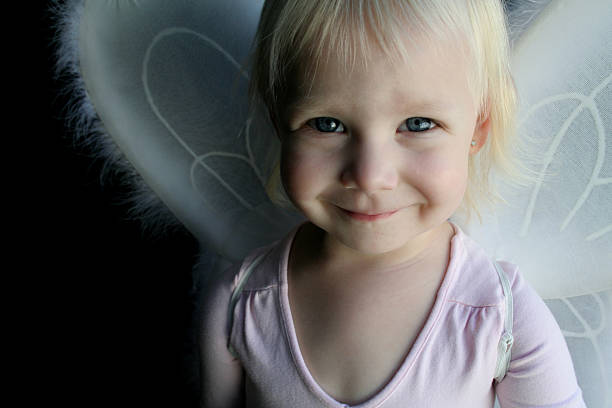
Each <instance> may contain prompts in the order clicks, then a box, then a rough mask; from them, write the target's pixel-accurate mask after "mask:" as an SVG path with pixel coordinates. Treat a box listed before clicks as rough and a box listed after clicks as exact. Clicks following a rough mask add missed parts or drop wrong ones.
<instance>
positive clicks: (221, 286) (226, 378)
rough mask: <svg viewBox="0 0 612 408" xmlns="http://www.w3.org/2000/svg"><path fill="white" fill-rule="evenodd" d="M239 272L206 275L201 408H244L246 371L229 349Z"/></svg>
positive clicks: (202, 297)
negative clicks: (232, 303)
mask: <svg viewBox="0 0 612 408" xmlns="http://www.w3.org/2000/svg"><path fill="white" fill-rule="evenodd" d="M237 271H238V268H237V267H232V268H230V269H228V270H224V271H223V270H222V271H219V272H213V271H203V272H202V275H203V277H204V279H205V282H204V284H203V288H202V290H201V294H200V308H199V311H200V315H199V316H200V319H199V323H200V325H199V330H198V345H199V352H200V353H199V354H200V382H201V399H200V407H201V408H237V407H243V406H244V402H243V400H244V373H243V369H242V366H241V364H240V361H239V360H238V359H237V358H235V357H234V356H233V355H232V354H231V353H230V352H229V350H228V349H227V343H228V337H229V332H230V327H229V319H228V310H229V304H230V297H231V293H232V288H233V285H232V282H233V278H234V276H235V273H237Z"/></svg>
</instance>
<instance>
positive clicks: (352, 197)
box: [281, 42, 488, 256]
mask: <svg viewBox="0 0 612 408" xmlns="http://www.w3.org/2000/svg"><path fill="white" fill-rule="evenodd" d="M416 45H417V46H416V47H412V48H410V49H411V50H413V51H411V52H410V61H409V63H404V62H392V61H390V60H389V58H387V57H385V55H384V54H383V53H382V52H381V51H376V50H374V49H375V47H371V48H372V50H373V51H372V52H371V54H370V55H368V56H367V57H368V64H367V68H363V67H361V66H360V65H359V64H357V65H356V66H355V68H354V69H353V70H352V71H350V72H348V73H347V72H346V71H343V69H342V66H341V65H340V61H337V60H335V59H334V58H331V59H330V60H329V61H328V62H325V63H321V64H320V65H319V67H318V71H317V75H316V79H315V81H314V82H313V84H312V87H310V83H308V84H304V85H303V86H301V87H299V88H298V91H297V92H296V97H295V98H294V99H293V100H292V101H291V103H290V104H289V106H288V108H287V110H286V111H285V112H284V118H283V119H284V125H285V128H286V130H285V131H283V134H282V135H281V138H282V159H281V165H282V167H281V169H282V170H281V171H282V178H283V184H284V187H285V189H286V191H287V193H288V195H289V197H290V198H291V200H292V201H293V203H294V204H295V205H296V207H297V208H299V209H300V210H301V211H302V212H303V213H304V215H305V216H306V217H307V218H308V219H309V220H310V221H311V222H312V223H314V224H315V225H317V226H318V227H320V228H321V229H322V230H324V231H325V232H326V234H325V238H324V240H325V242H324V245H327V247H328V249H330V250H332V252H333V251H336V253H338V252H337V251H341V252H342V251H344V253H345V254H348V253H353V254H356V253H360V254H361V255H367V256H369V255H379V254H383V253H387V252H389V251H395V253H397V254H399V253H402V251H405V253H414V251H419V252H420V250H423V249H425V248H426V247H427V245H428V243H430V242H431V241H432V240H433V239H435V231H440V228H439V227H441V226H442V225H443V224H444V223H445V222H446V220H447V219H448V218H449V217H450V216H451V215H452V214H453V212H454V211H455V210H456V209H457V208H458V207H459V205H460V204H461V201H462V198H463V195H464V192H465V189H466V184H467V178H468V158H469V156H470V154H474V153H476V152H477V151H478V150H479V148H480V147H481V146H482V144H483V143H484V142H485V140H486V135H487V132H488V120H484V121H482V120H480V121H479V120H478V119H479V112H478V110H477V106H476V105H475V102H474V99H473V96H472V94H471V92H470V89H469V84H468V80H467V78H468V73H469V71H468V66H467V61H466V58H465V57H464V56H462V54H461V49H462V48H461V47H451V46H448V47H439V46H438V47H437V49H434V48H433V47H431V46H430V45H429V44H428V43H426V42H422V43H418V42H417V43H416ZM300 89H301V90H302V91H300ZM472 140H474V141H476V145H475V146H472V145H471V142H472ZM355 251H356V252H355Z"/></svg>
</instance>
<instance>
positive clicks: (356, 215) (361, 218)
mask: <svg viewBox="0 0 612 408" xmlns="http://www.w3.org/2000/svg"><path fill="white" fill-rule="evenodd" d="M342 211H343V212H344V213H345V214H347V215H348V216H349V217H351V218H353V219H355V220H359V221H377V220H383V219H385V218H389V217H390V216H392V215H393V214H395V213H396V212H397V210H395V211H391V212H386V213H380V214H360V213H355V212H352V211H348V210H345V209H343V208H342Z"/></svg>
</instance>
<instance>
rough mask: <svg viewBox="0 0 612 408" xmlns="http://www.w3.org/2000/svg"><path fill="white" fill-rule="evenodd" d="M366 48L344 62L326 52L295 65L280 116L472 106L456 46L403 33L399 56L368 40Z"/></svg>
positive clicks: (465, 65)
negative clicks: (361, 107) (359, 108)
mask: <svg viewBox="0 0 612 408" xmlns="http://www.w3.org/2000/svg"><path fill="white" fill-rule="evenodd" d="M369 45H370V47H368V48H367V49H363V50H361V51H360V52H358V53H356V54H355V58H353V59H352V60H349V61H348V62H347V61H346V59H345V58H342V57H340V56H338V55H337V54H334V53H333V52H330V53H328V54H327V55H326V56H325V57H324V58H321V59H319V60H318V61H304V62H303V63H302V64H299V65H298V70H297V71H296V73H295V76H294V79H295V82H294V84H295V85H294V88H293V89H292V91H291V93H290V97H289V98H288V100H287V102H288V103H287V104H286V105H285V106H286V112H287V113H289V114H291V113H293V112H295V111H309V110H317V109H318V108H324V107H330V106H332V107H333V106H336V105H343V106H345V107H346V106H347V105H349V106H350V105H351V104H354V105H358V104H363V103H364V101H366V100H367V101H368V102H369V104H371V105H374V106H380V107H385V108H386V109H391V108H395V107H400V108H404V107H405V106H407V105H410V106H419V107H427V108H428V109H437V110H445V109H447V108H449V109H450V108H453V107H454V106H455V105H457V104H458V103H459V100H458V99H460V100H461V101H465V99H470V100H472V101H473V100H474V92H473V90H472V87H471V81H470V75H471V74H472V72H471V70H470V69H469V61H470V58H469V54H468V53H467V52H466V47H465V46H464V44H463V43H462V42H461V41H459V40H439V41H434V40H432V39H429V38H425V37H423V36H421V37H418V36H411V35H410V34H409V33H406V38H405V42H404V44H403V45H404V46H405V48H404V50H405V52H404V53H403V54H390V53H389V52H388V51H386V50H383V49H382V47H380V46H378V43H376V42H375V41H373V40H371V39H370V40H369ZM300 68H301V69H300Z"/></svg>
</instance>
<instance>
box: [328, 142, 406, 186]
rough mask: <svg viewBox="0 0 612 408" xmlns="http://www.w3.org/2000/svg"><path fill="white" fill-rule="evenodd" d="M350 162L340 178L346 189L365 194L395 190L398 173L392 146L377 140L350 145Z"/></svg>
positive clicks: (348, 161) (348, 148)
mask: <svg viewBox="0 0 612 408" xmlns="http://www.w3.org/2000/svg"><path fill="white" fill-rule="evenodd" d="M346 148H347V150H348V160H347V162H346V164H345V166H344V168H343V169H342V174H341V176H340V178H341V182H342V185H343V186H344V187H345V188H352V189H358V190H361V191H363V192H365V193H375V192H377V191H381V190H393V189H394V188H395V187H396V186H397V183H398V178H399V176H398V172H397V168H396V165H395V160H394V159H393V153H392V149H391V148H390V146H388V145H387V144H386V143H385V142H381V141H375V140H356V141H354V143H351V144H349V145H348V146H347V147H346Z"/></svg>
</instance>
